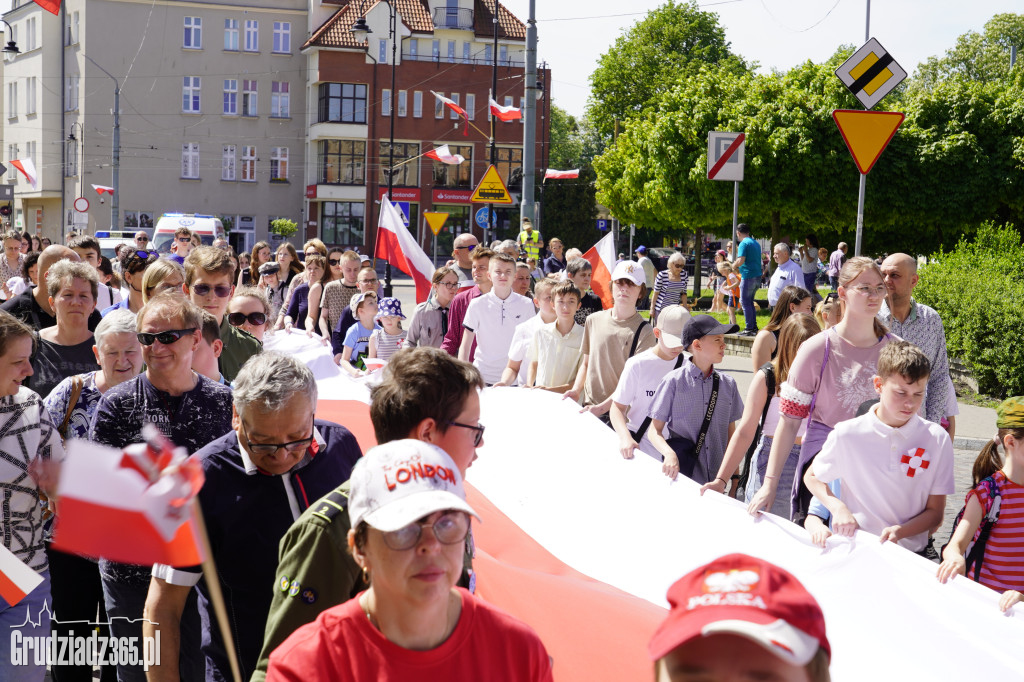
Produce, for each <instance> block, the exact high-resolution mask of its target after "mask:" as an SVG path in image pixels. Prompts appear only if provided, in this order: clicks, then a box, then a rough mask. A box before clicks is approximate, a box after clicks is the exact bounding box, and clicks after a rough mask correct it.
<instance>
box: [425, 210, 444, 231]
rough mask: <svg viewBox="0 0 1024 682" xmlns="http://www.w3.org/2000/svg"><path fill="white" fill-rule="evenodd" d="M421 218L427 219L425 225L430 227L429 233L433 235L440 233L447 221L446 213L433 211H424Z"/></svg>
mask: <svg viewBox="0 0 1024 682" xmlns="http://www.w3.org/2000/svg"><path fill="white" fill-rule="evenodd" d="M423 217H424V218H426V219H427V225H430V231H431V232H433V233H434V234H435V235H436V234H438V233H440V232H441V228H442V227H444V223H445V221H446V220H448V214H447V213H434V212H433V211H424V212H423Z"/></svg>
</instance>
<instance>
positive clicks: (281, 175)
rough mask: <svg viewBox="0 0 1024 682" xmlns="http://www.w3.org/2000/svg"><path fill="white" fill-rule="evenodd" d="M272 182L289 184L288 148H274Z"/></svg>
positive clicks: (271, 171)
mask: <svg viewBox="0 0 1024 682" xmlns="http://www.w3.org/2000/svg"><path fill="white" fill-rule="evenodd" d="M270 181H271V182H288V147H274V148H273V149H272V150H271V152H270Z"/></svg>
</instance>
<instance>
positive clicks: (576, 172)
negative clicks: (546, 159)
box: [544, 168, 580, 180]
mask: <svg viewBox="0 0 1024 682" xmlns="http://www.w3.org/2000/svg"><path fill="white" fill-rule="evenodd" d="M579 176H580V169H579V168H573V169H572V170H567V171H560V170H555V169H554V168H548V169H547V170H546V171H544V179H545V180H569V179H572V178H578V177H579Z"/></svg>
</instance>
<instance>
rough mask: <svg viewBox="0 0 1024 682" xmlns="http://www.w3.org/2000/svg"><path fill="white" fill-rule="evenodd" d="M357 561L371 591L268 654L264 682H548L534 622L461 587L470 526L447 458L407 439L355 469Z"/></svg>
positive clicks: (376, 451)
mask: <svg viewBox="0 0 1024 682" xmlns="http://www.w3.org/2000/svg"><path fill="white" fill-rule="evenodd" d="M348 512H349V516H350V518H351V522H352V530H350V531H349V533H348V546H349V551H350V552H351V553H352V555H353V557H354V558H355V560H356V563H357V564H358V565H359V567H360V568H361V569H362V573H363V579H364V580H365V581H366V582H367V583H368V584H369V587H368V589H367V590H366V591H365V592H362V593H360V594H359V595H358V596H357V597H355V598H353V599H350V600H349V601H347V602H345V603H343V604H341V605H339V606H335V607H333V608H330V609H328V610H327V611H324V612H323V613H322V614H321V615H320V616H319V617H318V618H317V619H316V620H315V621H314V622H312V623H309V624H307V625H304V626H302V627H301V628H299V629H298V630H296V631H295V633H294V634H293V635H292V636H291V637H289V638H288V639H287V640H285V642H284V644H282V645H281V646H279V647H278V648H277V649H276V650H275V651H274V652H273V653H272V654H271V655H270V666H269V669H268V671H267V681H268V682H277V681H283V680H295V681H296V682H297V681H299V680H301V681H302V682H318V681H320V680H325V681H326V680H332V681H338V682H348V681H350V680H352V681H354V680H366V679H430V680H451V681H452V682H460V681H462V680H467V681H468V680H484V679H486V680H491V681H495V680H509V681H512V680H516V681H517V682H524V681H527V680H551V679H552V673H551V659H550V658H549V656H548V653H547V651H546V650H545V648H544V645H543V643H542V642H541V641H540V638H539V637H538V636H537V634H536V633H535V632H534V631H533V630H532V629H531V628H530V627H529V626H527V625H526V624H524V623H522V622H520V621H518V620H516V619H515V618H513V617H512V616H509V615H508V614H506V613H503V612H502V611H499V610H498V609H497V608H495V607H493V606H490V605H488V604H487V603H486V602H483V601H481V600H479V599H477V598H475V597H474V596H473V595H472V594H471V593H470V592H468V591H467V590H465V589H462V588H456V587H455V584H456V581H457V580H458V579H459V576H460V574H461V572H462V552H463V543H464V542H465V539H466V536H467V534H468V533H469V530H470V517H471V516H477V514H476V512H474V511H473V508H472V507H470V506H469V504H468V503H467V502H466V494H465V490H464V489H463V485H462V476H461V474H460V473H459V470H458V467H456V465H455V463H454V462H453V461H452V459H451V457H449V456H448V455H447V454H445V452H444V451H443V450H441V449H440V448H438V447H436V446H434V445H431V444H429V443H424V442H422V441H416V440H399V441H394V442H391V443H387V444H385V445H380V446H378V447H375V448H373V449H372V450H370V451H369V452H367V453H366V456H365V457H363V458H362V459H361V460H360V461H359V462H358V463H357V464H356V466H355V468H354V469H353V471H352V479H351V493H350V496H349V506H348Z"/></svg>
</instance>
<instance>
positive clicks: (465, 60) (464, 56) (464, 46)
mask: <svg viewBox="0 0 1024 682" xmlns="http://www.w3.org/2000/svg"><path fill="white" fill-rule="evenodd" d="M469 50H470V47H469V43H462V63H463V64H469V62H470V58H469Z"/></svg>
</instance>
